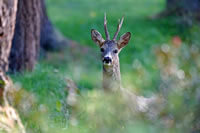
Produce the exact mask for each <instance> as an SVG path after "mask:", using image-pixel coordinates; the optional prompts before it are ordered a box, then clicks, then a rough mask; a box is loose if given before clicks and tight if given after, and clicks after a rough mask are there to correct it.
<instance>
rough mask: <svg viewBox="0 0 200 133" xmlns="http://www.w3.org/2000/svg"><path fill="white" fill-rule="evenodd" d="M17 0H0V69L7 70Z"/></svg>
mask: <svg viewBox="0 0 200 133" xmlns="http://www.w3.org/2000/svg"><path fill="white" fill-rule="evenodd" d="M16 5H17V0H3V1H2V0H1V1H0V69H1V70H2V71H4V72H6V71H7V70H8V57H9V54H10V48H11V42H12V38H13V33H14V28H15V19H16V12H17V6H16Z"/></svg>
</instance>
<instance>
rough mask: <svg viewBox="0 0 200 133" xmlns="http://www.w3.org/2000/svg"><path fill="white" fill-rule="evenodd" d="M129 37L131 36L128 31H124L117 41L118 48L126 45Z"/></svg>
mask: <svg viewBox="0 0 200 133" xmlns="http://www.w3.org/2000/svg"><path fill="white" fill-rule="evenodd" d="M130 38H131V33H130V32H126V33H125V34H123V35H122V36H121V37H120V39H119V41H118V42H117V44H118V48H119V49H120V48H123V47H124V46H126V45H127V44H128V42H129V40H130Z"/></svg>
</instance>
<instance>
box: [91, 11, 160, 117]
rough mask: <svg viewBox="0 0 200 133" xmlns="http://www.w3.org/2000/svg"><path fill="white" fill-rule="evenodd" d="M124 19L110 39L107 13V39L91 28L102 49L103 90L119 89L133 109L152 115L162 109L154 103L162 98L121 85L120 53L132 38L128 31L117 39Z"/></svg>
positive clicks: (92, 36) (93, 38) (105, 26)
mask: <svg viewBox="0 0 200 133" xmlns="http://www.w3.org/2000/svg"><path fill="white" fill-rule="evenodd" d="M123 21H124V17H122V19H121V20H120V19H119V22H118V26H117V31H116V32H115V34H114V37H113V39H110V35H109V32H108V28H107V19H106V13H105V14H104V30H105V35H106V39H105V40H104V38H103V37H102V35H101V34H100V33H99V32H98V31H97V30H95V29H91V38H92V40H93V41H94V42H95V43H96V44H97V45H98V46H99V48H100V51H101V61H102V65H103V82H102V84H103V85H102V86H103V90H104V91H111V92H113V91H116V90H117V91H119V92H120V94H122V96H123V98H124V99H125V100H126V103H127V104H128V106H130V108H131V109H132V110H133V111H137V112H144V113H147V115H148V116H149V117H152V116H154V115H155V114H153V113H152V112H156V113H157V112H159V111H160V110H161V109H157V111H156V109H154V106H153V105H157V104H160V103H163V100H162V98H160V97H158V96H152V97H151V98H145V97H143V96H138V95H136V94H134V93H133V92H131V91H129V90H128V89H127V88H123V87H122V86H121V74H120V62H119V53H120V52H121V50H122V49H123V48H124V47H125V46H127V44H128V43H129V41H130V38H131V33H130V32H126V33H124V34H123V35H122V36H121V37H120V38H119V40H117V36H118V34H119V32H120V29H121V27H122V24H123ZM152 108H153V109H152ZM152 110H153V111H152Z"/></svg>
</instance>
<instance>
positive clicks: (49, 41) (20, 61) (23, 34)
mask: <svg viewBox="0 0 200 133" xmlns="http://www.w3.org/2000/svg"><path fill="white" fill-rule="evenodd" d="M12 43H13V44H12V49H11V54H10V58H9V60H10V69H11V71H14V72H15V71H23V70H29V71H31V70H33V69H34V66H35V64H36V62H37V58H38V57H39V53H40V52H39V51H40V46H41V48H42V49H41V51H44V50H55V49H61V47H62V46H64V45H63V44H66V40H65V39H63V37H60V35H59V34H58V33H57V32H56V30H55V29H54V27H53V26H52V24H51V22H50V21H49V19H48V16H47V13H46V7H45V1H44V0H29V1H27V0H19V2H18V11H17V19H16V29H15V34H14V38H13V42H12Z"/></svg>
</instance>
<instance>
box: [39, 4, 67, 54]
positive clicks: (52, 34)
mask: <svg viewBox="0 0 200 133" xmlns="http://www.w3.org/2000/svg"><path fill="white" fill-rule="evenodd" d="M40 15H41V39H40V46H41V48H42V50H44V51H49V50H50V51H52V50H61V49H62V48H63V47H64V46H66V45H67V43H68V41H67V40H66V38H65V37H63V36H62V35H61V34H60V33H59V32H58V31H57V30H56V29H55V28H54V26H53V25H52V23H51V21H50V20H49V18H48V15H47V12H46V6H45V0H41V14H40Z"/></svg>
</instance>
